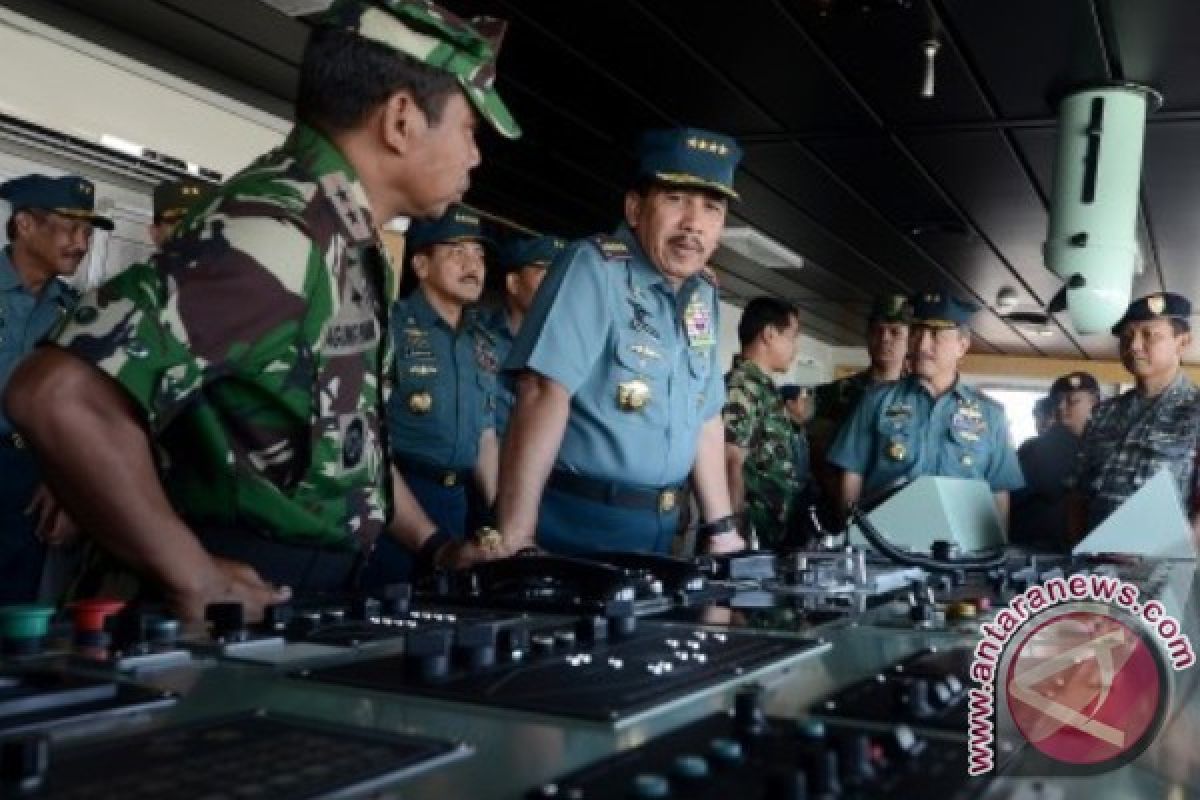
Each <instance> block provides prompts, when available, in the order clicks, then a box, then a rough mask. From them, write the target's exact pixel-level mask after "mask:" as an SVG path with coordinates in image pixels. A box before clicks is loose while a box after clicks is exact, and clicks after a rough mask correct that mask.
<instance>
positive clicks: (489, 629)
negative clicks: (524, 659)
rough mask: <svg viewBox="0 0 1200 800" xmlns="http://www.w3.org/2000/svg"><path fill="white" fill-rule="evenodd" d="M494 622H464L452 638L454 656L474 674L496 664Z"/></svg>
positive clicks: (495, 625) (495, 626)
mask: <svg viewBox="0 0 1200 800" xmlns="http://www.w3.org/2000/svg"><path fill="white" fill-rule="evenodd" d="M497 627H498V625H497V623H495V622H464V623H462V624H460V625H459V626H458V630H457V634H456V636H455V638H454V655H455V658H456V659H457V660H458V663H459V664H461V665H462V666H463V667H464V668H466V669H468V670H470V671H472V672H474V671H477V670H481V669H487V668H488V667H491V666H493V665H494V664H495V663H496V628H497Z"/></svg>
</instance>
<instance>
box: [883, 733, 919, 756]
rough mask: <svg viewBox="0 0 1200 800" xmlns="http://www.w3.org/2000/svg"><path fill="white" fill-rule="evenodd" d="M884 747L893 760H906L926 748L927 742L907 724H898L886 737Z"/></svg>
mask: <svg viewBox="0 0 1200 800" xmlns="http://www.w3.org/2000/svg"><path fill="white" fill-rule="evenodd" d="M884 749H885V750H886V751H887V754H888V756H890V757H891V758H892V759H893V760H906V759H909V758H912V757H913V756H916V755H918V754H919V753H920V752H921V751H922V750H924V749H925V742H923V741H921V740H920V739H918V738H917V735H916V734H915V733H913V729H912V728H910V727H908V726H907V725H897V726H896V727H895V728H893V729H892V731H891V732H890V733H889V734H888V735H887V737H886V738H885V739H884Z"/></svg>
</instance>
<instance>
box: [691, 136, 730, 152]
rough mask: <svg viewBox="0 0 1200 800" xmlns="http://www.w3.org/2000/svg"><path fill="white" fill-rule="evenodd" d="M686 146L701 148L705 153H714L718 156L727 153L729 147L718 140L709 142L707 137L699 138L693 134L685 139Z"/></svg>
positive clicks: (695, 148)
mask: <svg viewBox="0 0 1200 800" xmlns="http://www.w3.org/2000/svg"><path fill="white" fill-rule="evenodd" d="M687 146H688V147H690V148H692V149H693V150H702V151H704V152H706V153H715V154H717V155H719V156H724V155H729V147H728V146H727V145H724V144H721V143H720V142H710V141H709V140H708V139H701V138H699V137H696V136H693V137H691V138H690V139H688V140H687Z"/></svg>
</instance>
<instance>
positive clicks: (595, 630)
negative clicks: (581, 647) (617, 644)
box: [575, 615, 608, 644]
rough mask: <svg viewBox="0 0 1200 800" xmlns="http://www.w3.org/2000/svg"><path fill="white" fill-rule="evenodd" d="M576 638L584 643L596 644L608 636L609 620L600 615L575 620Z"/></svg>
mask: <svg viewBox="0 0 1200 800" xmlns="http://www.w3.org/2000/svg"><path fill="white" fill-rule="evenodd" d="M575 638H576V640H578V641H579V642H580V643H582V644H595V643H596V642H602V641H604V640H605V639H607V638H608V620H607V619H606V618H604V617H601V616H598V615H591V616H587V617H580V618H579V619H578V620H576V621H575Z"/></svg>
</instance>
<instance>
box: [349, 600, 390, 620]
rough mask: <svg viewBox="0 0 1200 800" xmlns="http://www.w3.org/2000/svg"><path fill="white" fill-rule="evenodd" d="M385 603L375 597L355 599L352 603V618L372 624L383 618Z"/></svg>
mask: <svg viewBox="0 0 1200 800" xmlns="http://www.w3.org/2000/svg"><path fill="white" fill-rule="evenodd" d="M382 609H383V603H381V602H379V601H378V600H376V599H375V598H374V597H355V598H354V599H353V600H351V601H350V618H351V619H356V620H359V621H360V622H370V621H371V620H373V619H379V618H380V617H381V616H383V613H382Z"/></svg>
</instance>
